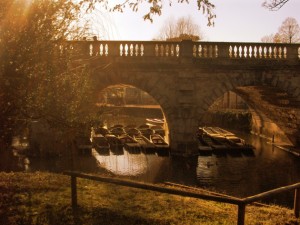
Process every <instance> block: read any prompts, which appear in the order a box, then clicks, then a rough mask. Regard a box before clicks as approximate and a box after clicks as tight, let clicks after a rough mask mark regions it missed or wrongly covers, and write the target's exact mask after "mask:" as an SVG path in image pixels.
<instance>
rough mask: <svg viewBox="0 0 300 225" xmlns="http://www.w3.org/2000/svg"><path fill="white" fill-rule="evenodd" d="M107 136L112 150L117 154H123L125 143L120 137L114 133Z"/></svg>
mask: <svg viewBox="0 0 300 225" xmlns="http://www.w3.org/2000/svg"><path fill="white" fill-rule="evenodd" d="M105 138H106V139H107V141H108V143H109V145H110V150H111V152H112V153H113V154H115V155H122V154H123V146H124V145H123V143H122V142H121V140H120V139H119V138H117V137H116V136H115V135H113V134H107V135H105Z"/></svg>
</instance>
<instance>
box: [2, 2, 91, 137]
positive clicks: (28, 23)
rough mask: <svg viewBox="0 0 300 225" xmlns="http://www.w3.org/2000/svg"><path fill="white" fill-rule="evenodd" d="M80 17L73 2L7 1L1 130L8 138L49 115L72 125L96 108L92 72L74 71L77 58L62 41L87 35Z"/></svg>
mask: <svg viewBox="0 0 300 225" xmlns="http://www.w3.org/2000/svg"><path fill="white" fill-rule="evenodd" d="M80 15H81V11H80V7H79V6H78V4H75V3H74V2H73V1H72V0H57V1H52V0H31V1H23V0H15V1H11V0H2V1H1V3H0V24H1V27H0V29H1V36H0V49H1V52H0V57H1V58H0V59H1V61H0V68H1V73H0V79H1V82H0V85H1V89H0V109H1V110H0V120H1V126H0V131H1V134H2V137H1V139H4V140H5V142H7V143H8V142H10V139H11V137H12V135H13V130H15V129H16V128H18V127H20V121H28V120H32V119H45V120H47V121H48V122H50V123H52V124H53V125H54V126H57V127H60V128H67V127H74V126H75V125H77V124H78V123H79V122H84V121H85V122H86V120H87V119H88V118H87V117H88V116H89V114H88V111H89V110H88V109H91V110H92V109H93V107H92V105H91V104H92V103H91V101H90V100H89V99H88V96H91V93H92V91H93V89H92V88H93V85H92V83H91V82H90V81H88V76H89V71H88V70H87V69H86V68H76V69H73V70H71V68H70V67H69V64H70V62H71V61H70V60H71V59H70V58H69V57H68V56H67V55H63V54H61V50H62V49H60V47H61V44H60V42H58V41H59V40H65V39H68V38H72V39H76V38H80V37H81V36H82V35H84V32H85V30H84V29H83V28H81V26H79V25H78V24H79V20H78V17H80ZM82 27H84V24H83V25H82ZM84 28H85V27H84ZM89 107H90V108H89Z"/></svg>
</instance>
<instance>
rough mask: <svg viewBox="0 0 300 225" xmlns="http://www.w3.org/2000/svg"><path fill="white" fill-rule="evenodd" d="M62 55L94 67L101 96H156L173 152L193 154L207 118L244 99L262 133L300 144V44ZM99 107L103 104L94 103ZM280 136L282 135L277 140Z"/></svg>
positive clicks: (175, 45) (127, 48)
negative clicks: (217, 105)
mask: <svg viewBox="0 0 300 225" xmlns="http://www.w3.org/2000/svg"><path fill="white" fill-rule="evenodd" d="M59 46H60V54H69V55H71V56H72V59H73V60H72V66H80V65H83V64H86V65H88V66H90V68H93V79H94V81H95V82H96V84H97V86H98V88H99V91H100V90H102V89H104V88H106V87H108V86H111V85H118V84H125V85H131V86H134V87H136V88H139V89H141V90H143V91H145V92H147V93H148V94H150V95H151V96H152V97H153V98H154V99H155V100H156V101H157V102H158V104H159V105H160V106H161V109H162V111H163V115H164V117H165V121H166V126H167V128H168V138H169V142H170V145H171V148H172V149H174V151H176V150H178V151H180V152H183V153H184V152H185V151H187V152H185V153H187V154H189V153H192V152H193V151H194V149H195V148H193V146H196V143H197V142H196V136H195V133H196V131H197V129H198V126H199V125H200V126H201V125H203V124H205V121H203V115H204V113H205V112H206V111H207V110H208V108H209V107H210V106H211V105H212V104H213V103H214V102H215V101H216V100H217V99H218V98H220V97H221V96H223V94H224V93H226V92H228V91H234V92H236V93H238V94H239V95H240V96H241V97H242V98H243V99H244V100H245V101H246V102H247V103H248V105H249V106H250V108H251V109H252V112H253V115H255V116H254V117H255V118H258V121H259V122H257V121H256V125H257V126H258V127H257V131H259V132H262V133H263V132H265V133H266V135H272V134H273V135H274V132H276V131H272V129H273V128H272V126H269V125H268V124H269V122H270V121H272V122H274V123H275V124H276V125H277V126H278V127H279V128H280V130H281V134H280V135H281V136H282V134H283V136H285V137H286V140H288V141H289V142H290V143H292V144H294V145H299V139H300V138H299V135H300V109H299V108H300V106H299V101H300V44H273V43H272V44H271V43H225V42H193V41H190V40H185V41H182V42H165V41H163V42H162V41H161V42H157V41H147V42H146V41H70V42H65V43H62V44H59ZM95 101H97V99H95ZM275 135H277V134H276V133H275Z"/></svg>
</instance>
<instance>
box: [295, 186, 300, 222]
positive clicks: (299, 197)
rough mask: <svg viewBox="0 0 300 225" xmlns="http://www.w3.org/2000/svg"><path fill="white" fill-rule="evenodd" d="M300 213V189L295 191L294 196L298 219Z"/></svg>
mask: <svg viewBox="0 0 300 225" xmlns="http://www.w3.org/2000/svg"><path fill="white" fill-rule="evenodd" d="M299 211H300V188H296V189H295V195H294V214H295V217H296V218H299Z"/></svg>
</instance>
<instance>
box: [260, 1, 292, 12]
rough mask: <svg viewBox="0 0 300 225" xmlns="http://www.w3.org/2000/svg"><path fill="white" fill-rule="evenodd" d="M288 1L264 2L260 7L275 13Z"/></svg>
mask: <svg viewBox="0 0 300 225" xmlns="http://www.w3.org/2000/svg"><path fill="white" fill-rule="evenodd" d="M288 1H289V0H265V1H263V4H262V6H263V7H265V8H267V9H269V10H272V11H276V10H279V9H281V8H282V7H283V6H284V5H285V4H286V3H287V2H288Z"/></svg>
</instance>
